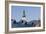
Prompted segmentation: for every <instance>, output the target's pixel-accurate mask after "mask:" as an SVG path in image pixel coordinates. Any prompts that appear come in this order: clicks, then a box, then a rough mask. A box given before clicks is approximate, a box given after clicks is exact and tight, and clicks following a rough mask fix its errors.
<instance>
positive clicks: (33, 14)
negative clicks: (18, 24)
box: [11, 6, 41, 21]
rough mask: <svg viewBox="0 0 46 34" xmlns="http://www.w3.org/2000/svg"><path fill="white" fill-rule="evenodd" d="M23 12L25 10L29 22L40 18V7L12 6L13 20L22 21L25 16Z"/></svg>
mask: <svg viewBox="0 0 46 34" xmlns="http://www.w3.org/2000/svg"><path fill="white" fill-rule="evenodd" d="M23 10H25V15H26V19H27V21H31V20H37V19H39V18H40V11H41V9H40V7H31V6H12V7H11V19H15V20H16V21H20V20H21V19H22V16H23Z"/></svg>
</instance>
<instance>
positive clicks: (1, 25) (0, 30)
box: [0, 0, 46, 34]
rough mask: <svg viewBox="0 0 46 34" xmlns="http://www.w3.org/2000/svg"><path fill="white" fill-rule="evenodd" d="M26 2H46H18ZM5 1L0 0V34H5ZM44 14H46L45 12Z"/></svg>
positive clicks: (39, 33) (34, 0) (44, 0)
mask: <svg viewBox="0 0 46 34" xmlns="http://www.w3.org/2000/svg"><path fill="white" fill-rule="evenodd" d="M16 1H18V0H16ZM19 1H28V2H45V3H46V0H19ZM4 6H5V1H4V0H0V34H5V33H4V32H5V7H4ZM45 13H46V12H45ZM45 33H46V31H45V32H28V33H16V34H45Z"/></svg>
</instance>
